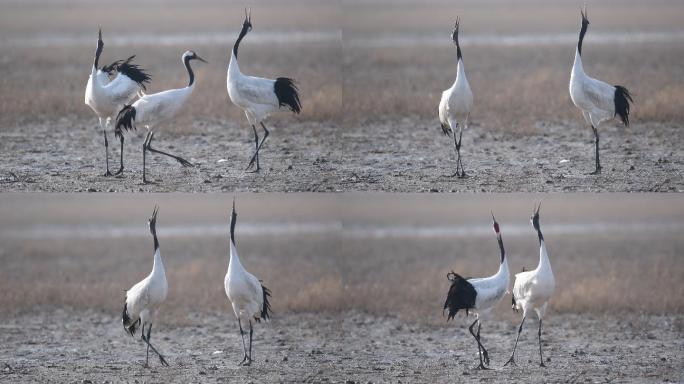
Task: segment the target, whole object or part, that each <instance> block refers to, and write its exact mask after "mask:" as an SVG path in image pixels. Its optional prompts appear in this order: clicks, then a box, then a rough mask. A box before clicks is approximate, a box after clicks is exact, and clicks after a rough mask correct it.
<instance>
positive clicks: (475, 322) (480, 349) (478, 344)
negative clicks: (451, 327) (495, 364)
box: [468, 319, 489, 369]
mask: <svg viewBox="0 0 684 384" xmlns="http://www.w3.org/2000/svg"><path fill="white" fill-rule="evenodd" d="M479 321H480V320H479V319H475V321H473V323H472V324H470V327H468V330H469V331H470V334H471V335H473V337H474V338H475V341H476V342H477V355H478V357H479V358H480V365H479V366H477V368H478V369H489V368H487V367H485V366H484V364H482V349H484V347H483V346H482V344H480V338H479V337H478V336H477V335H475V332H473V327H475V324H477V323H478V322H479Z"/></svg>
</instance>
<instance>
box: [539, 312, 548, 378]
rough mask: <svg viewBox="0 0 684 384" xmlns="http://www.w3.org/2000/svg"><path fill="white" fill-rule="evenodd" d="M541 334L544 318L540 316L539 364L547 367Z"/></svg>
mask: <svg viewBox="0 0 684 384" xmlns="http://www.w3.org/2000/svg"><path fill="white" fill-rule="evenodd" d="M541 334H542V319H541V317H540V318H539V333H538V336H539V366H541V367H546V365H545V364H544V357H543V356H542V346H541Z"/></svg>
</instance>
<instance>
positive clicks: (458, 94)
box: [439, 59, 473, 134]
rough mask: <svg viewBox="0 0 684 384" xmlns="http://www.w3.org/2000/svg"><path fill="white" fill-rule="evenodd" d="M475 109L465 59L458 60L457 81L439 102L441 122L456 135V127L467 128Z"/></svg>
mask: <svg viewBox="0 0 684 384" xmlns="http://www.w3.org/2000/svg"><path fill="white" fill-rule="evenodd" d="M472 108H473V92H472V91H471V90H470V84H468V79H467V78H466V74H465V68H464V64H463V59H458V66H457V72H456V80H454V84H453V85H452V86H451V88H449V89H447V90H445V91H444V92H442V98H441V99H440V102H439V121H440V122H441V123H442V125H445V126H446V127H448V129H449V130H450V132H451V133H452V134H455V129H456V127H459V129H463V128H464V127H465V128H467V126H468V118H469V117H470V110H471V109H472Z"/></svg>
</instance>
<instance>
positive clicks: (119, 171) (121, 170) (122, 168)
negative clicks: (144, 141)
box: [114, 166, 124, 176]
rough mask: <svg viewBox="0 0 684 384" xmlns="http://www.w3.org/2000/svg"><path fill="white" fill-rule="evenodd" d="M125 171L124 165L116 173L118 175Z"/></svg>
mask: <svg viewBox="0 0 684 384" xmlns="http://www.w3.org/2000/svg"><path fill="white" fill-rule="evenodd" d="M123 171H124V167H123V166H122V167H121V168H119V170H118V171H116V172H114V174H115V175H117V176H118V175H120V174H122V173H123Z"/></svg>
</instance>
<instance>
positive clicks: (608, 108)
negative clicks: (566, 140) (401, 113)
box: [439, 6, 632, 178]
mask: <svg viewBox="0 0 684 384" xmlns="http://www.w3.org/2000/svg"><path fill="white" fill-rule="evenodd" d="M580 13H581V15H582V26H581V29H580V34H579V40H578V42H577V49H576V51H575V61H574V63H573V66H572V71H571V73H570V86H569V89H570V98H571V99H572V102H573V103H574V104H575V106H576V107H577V108H579V109H580V110H581V111H582V116H583V117H584V119H585V121H586V122H587V124H589V125H590V126H591V129H592V131H593V132H594V143H595V150H596V154H595V169H594V171H593V172H591V173H590V174H593V175H596V174H599V173H601V162H600V159H599V134H598V127H599V125H600V124H601V123H603V122H605V121H608V120H611V119H613V118H615V117H619V119H620V121H622V123H623V124H624V125H625V126H627V125H629V112H630V103H632V96H631V94H630V92H629V91H628V90H627V88H625V87H623V86H620V85H615V86H613V85H610V84H608V83H605V82H603V81H601V80H597V79H594V78H592V77H589V76H588V75H587V74H586V73H585V72H584V67H583V66H582V41H583V40H584V35H585V33H586V32H587V27H588V26H589V19H587V11H586V6H585V7H584V9H583V10H582V11H581V12H580ZM459 24H460V20H458V19H457V20H456V23H455V25H454V31H453V33H452V40H453V42H454V44H456V59H457V73H456V80H455V81H454V84H453V85H452V86H451V88H449V89H447V90H445V91H444V92H442V98H441V99H440V103H439V121H440V123H441V127H442V132H443V133H444V134H445V135H447V136H449V135H451V136H453V139H454V152H455V155H456V173H455V174H454V175H453V176H457V177H460V178H462V177H465V176H466V173H465V170H464V169H463V163H462V161H461V139H462V137H463V129H464V128H467V127H468V119H469V117H470V111H471V109H472V107H473V93H472V91H471V89H470V84H469V83H468V79H467V78H466V75H465V67H464V65H463V57H462V54H461V46H460V44H459V41H458V32H459ZM456 129H458V138H457V135H456Z"/></svg>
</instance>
